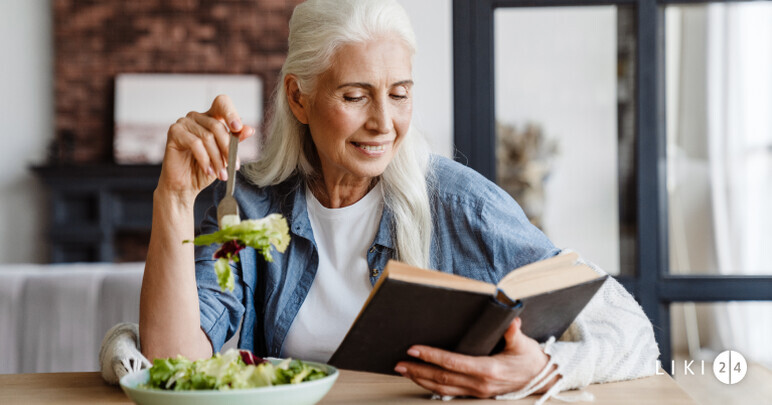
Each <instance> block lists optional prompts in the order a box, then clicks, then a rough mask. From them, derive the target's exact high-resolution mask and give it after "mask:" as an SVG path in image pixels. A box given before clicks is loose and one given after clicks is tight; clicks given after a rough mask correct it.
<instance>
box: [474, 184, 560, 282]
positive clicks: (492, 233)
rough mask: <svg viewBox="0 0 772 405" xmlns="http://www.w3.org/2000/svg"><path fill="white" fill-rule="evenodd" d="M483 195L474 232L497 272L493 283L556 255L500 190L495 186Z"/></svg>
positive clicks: (520, 209) (514, 203)
mask: <svg viewBox="0 0 772 405" xmlns="http://www.w3.org/2000/svg"><path fill="white" fill-rule="evenodd" d="M486 194H487V195H486V199H485V203H484V205H483V207H482V210H481V214H480V218H481V220H482V226H480V227H478V232H479V233H480V235H479V238H480V241H481V246H483V248H484V250H485V256H486V257H487V258H488V260H489V262H490V263H489V266H490V268H491V269H493V270H494V271H496V272H497V273H498V274H497V278H496V282H498V280H500V279H501V278H502V277H504V276H505V275H507V274H508V273H509V272H510V271H512V270H514V269H516V268H519V267H522V266H525V265H527V264H530V263H534V262H537V261H539V260H543V259H546V258H549V257H552V256H555V255H556V254H558V253H560V249H557V248H556V247H555V245H553V244H552V242H551V241H550V240H549V238H547V236H546V235H544V233H543V232H542V231H541V230H540V229H539V228H537V227H536V226H535V225H533V224H532V223H531V222H530V221H529V220H528V217H526V216H525V213H524V212H523V209H522V208H520V205H518V203H517V202H516V201H515V200H514V199H513V198H512V197H511V196H510V195H509V194H507V193H506V192H505V191H504V190H502V189H500V188H498V187H495V188H493V190H490V191H489V192H488V193H486Z"/></svg>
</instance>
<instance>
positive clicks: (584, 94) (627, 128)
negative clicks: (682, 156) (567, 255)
mask: <svg viewBox="0 0 772 405" xmlns="http://www.w3.org/2000/svg"><path fill="white" fill-rule="evenodd" d="M634 22H635V21H634V14H633V9H632V7H621V6H582V7H548V8H500V9H497V10H496V11H495V14H494V41H495V49H494V55H495V65H494V66H495V83H496V85H495V86H496V88H495V97H496V99H495V105H496V128H497V131H496V133H497V145H496V155H497V181H498V183H499V185H501V186H502V187H503V188H504V189H505V190H507V191H508V192H509V193H510V194H512V196H513V197H514V198H515V200H517V201H518V203H519V204H520V205H521V206H522V207H523V209H524V210H525V212H526V214H527V215H528V216H529V218H530V219H531V221H532V222H533V223H535V224H536V225H537V226H539V227H541V228H542V230H544V232H545V233H546V234H547V235H548V236H549V237H550V238H551V239H552V240H553V242H554V243H555V244H556V245H557V246H559V247H567V248H572V249H574V250H576V251H578V252H580V253H581V254H582V255H584V256H585V257H586V258H587V259H589V260H591V261H593V262H595V263H597V264H598V265H599V266H600V267H602V268H603V269H605V270H606V271H608V272H609V273H611V274H620V272H621V273H622V274H629V275H632V274H633V273H634V271H633V269H634V266H635V233H636V226H635V218H636V214H635V183H634V180H635V173H634V169H635V159H634V143H635V135H634V131H635V128H634V125H635V117H634V112H635V107H634V99H635V93H634V91H633V90H634V81H635V66H634V60H635V43H636V41H635V34H634V26H635V25H634Z"/></svg>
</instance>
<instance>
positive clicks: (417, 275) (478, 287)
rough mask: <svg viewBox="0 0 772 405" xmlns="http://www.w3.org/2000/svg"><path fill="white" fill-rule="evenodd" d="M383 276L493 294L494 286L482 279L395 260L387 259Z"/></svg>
mask: <svg viewBox="0 0 772 405" xmlns="http://www.w3.org/2000/svg"><path fill="white" fill-rule="evenodd" d="M383 276H384V277H389V278H391V279H395V280H401V281H406V282H410V283H417V284H425V285H433V286H437V287H443V288H451V289H454V290H463V291H471V292H478V293H484V294H490V295H493V294H495V292H496V286H495V285H493V284H489V283H486V282H484V281H479V280H474V279H471V278H466V277H462V276H458V275H455V274H450V273H443V272H441V271H437V270H426V269H422V268H419V267H413V266H410V265H407V264H405V263H401V262H397V261H393V260H392V261H389V263H388V264H387V265H386V269H385V272H384V274H383Z"/></svg>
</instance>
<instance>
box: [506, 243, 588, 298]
mask: <svg viewBox="0 0 772 405" xmlns="http://www.w3.org/2000/svg"><path fill="white" fill-rule="evenodd" d="M578 258H579V255H578V254H576V253H570V254H567V255H558V256H555V257H552V258H550V259H547V260H542V261H540V262H536V263H532V264H529V265H527V266H523V267H521V268H519V269H516V270H514V271H512V272H511V273H509V274H507V275H506V276H505V277H504V278H503V279H501V281H500V282H499V288H500V289H502V290H503V291H504V292H505V293H506V294H507V295H508V296H509V297H510V298H512V299H522V298H526V297H530V296H534V295H538V294H543V293H546V292H549V291H555V290H560V289H562V288H566V287H571V286H574V285H577V284H581V283H584V282H587V281H590V280H594V279H596V278H599V277H601V275H599V274H598V273H597V272H595V270H593V269H592V268H590V267H589V266H587V265H586V264H581V263H578V262H577V259H578Z"/></svg>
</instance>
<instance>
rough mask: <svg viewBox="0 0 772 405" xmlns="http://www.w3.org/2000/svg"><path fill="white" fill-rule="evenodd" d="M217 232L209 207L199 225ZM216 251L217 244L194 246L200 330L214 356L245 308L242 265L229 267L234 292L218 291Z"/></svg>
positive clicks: (235, 329) (205, 231)
mask: <svg viewBox="0 0 772 405" xmlns="http://www.w3.org/2000/svg"><path fill="white" fill-rule="evenodd" d="M219 188H221V187H218V189H219ZM218 189H215V201H219V198H217V196H218V191H220V190H218ZM219 194H222V192H220V193H219ZM217 229H218V225H217V207H216V206H212V207H211V208H210V209H209V210H207V213H206V216H205V217H204V220H203V221H202V223H201V233H202V234H206V233H212V232H215V231H216V230H217ZM215 250H217V246H216V245H208V246H196V249H195V257H196V259H195V260H196V286H197V288H198V306H199V311H200V313H201V329H202V330H203V331H204V333H206V335H207V336H208V337H209V341H210V342H212V350H213V352H215V353H216V352H219V351H220V349H221V348H222V345H223V344H224V343H225V342H226V341H228V339H230V338H231V337H233V335H234V334H235V333H236V331H237V330H238V328H239V325H240V324H241V318H242V317H243V316H244V310H245V309H244V304H243V302H244V283H243V282H242V271H241V262H237V263H234V264H231V271H232V272H233V276H234V278H235V283H234V285H235V288H234V289H233V291H228V290H225V291H220V286H219V285H218V284H217V275H216V274H215V272H214V262H215V260H214V259H213V257H212V256H213V255H214V252H215Z"/></svg>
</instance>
